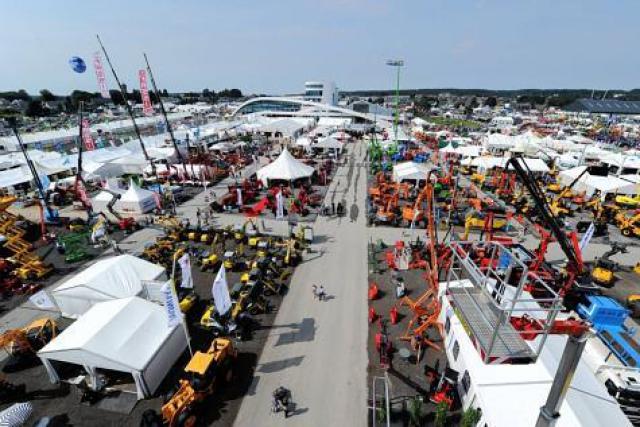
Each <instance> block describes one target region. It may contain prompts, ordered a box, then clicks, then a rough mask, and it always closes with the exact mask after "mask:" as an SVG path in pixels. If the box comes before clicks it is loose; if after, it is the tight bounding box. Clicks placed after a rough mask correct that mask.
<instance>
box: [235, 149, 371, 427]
mask: <svg viewBox="0 0 640 427" xmlns="http://www.w3.org/2000/svg"><path fill="white" fill-rule="evenodd" d="M351 150H352V154H355V157H351V158H350V161H349V163H348V164H347V165H346V166H343V167H341V168H340V169H339V170H338V179H336V180H335V181H334V184H332V187H331V188H330V191H329V193H328V195H327V197H328V198H329V201H330V199H331V198H332V197H335V199H336V202H337V201H339V200H342V199H344V200H345V201H346V202H347V206H348V207H350V206H351V205H352V203H353V202H354V200H355V202H356V203H358V204H359V205H360V206H364V205H363V200H364V196H365V193H366V175H365V174H366V172H365V170H364V169H360V168H358V167H357V166H356V165H355V161H356V159H357V160H360V159H362V158H363V157H364V154H365V150H364V144H363V143H358V144H356V145H354V146H352V147H351ZM336 183H337V184H338V188H337V191H335V193H334V191H333V190H334V189H336V188H335V185H336ZM334 194H335V196H334ZM267 226H268V227H270V226H272V224H271V223H269V224H268V225H267ZM274 226H275V225H274ZM314 231H315V235H316V238H317V243H316V244H314V245H313V247H312V250H313V251H314V252H316V253H312V254H310V255H309V257H308V258H309V259H308V260H306V261H305V262H304V263H303V264H301V265H300V266H299V267H298V268H297V269H296V271H295V273H294V275H293V278H292V282H291V289H290V291H289V294H288V295H287V297H286V298H285V299H284V302H283V304H282V306H281V307H280V311H279V313H278V315H277V317H276V321H275V324H274V327H273V331H272V332H271V334H270V336H269V339H268V341H267V343H266V345H265V348H264V350H263V352H262V355H261V357H260V360H259V362H258V366H257V369H256V377H255V380H254V384H253V386H252V390H251V393H250V395H249V396H246V397H245V398H244V400H243V402H242V406H241V408H240V411H239V413H238V416H237V418H236V422H235V425H237V426H257V425H259V426H271V425H273V426H281V425H290V426H328V425H329V426H333V425H336V426H337V425H349V426H364V425H365V424H366V419H367V413H366V398H367V396H366V392H367V384H366V367H367V354H366V339H367V321H366V316H367V300H366V296H367V295H366V285H367V229H366V221H365V218H364V216H363V215H362V214H360V215H359V216H358V217H357V218H356V220H355V222H351V220H350V218H349V217H348V216H347V217H344V218H341V219H336V218H328V217H319V218H318V220H317V221H316V223H315V227H314ZM314 283H315V284H318V285H323V286H324V287H325V289H326V291H327V293H328V294H329V295H330V297H329V300H328V301H325V302H320V301H316V300H314V299H313V297H312V292H311V285H312V284H314ZM279 385H283V386H285V387H288V388H289V389H291V390H292V392H293V397H294V401H295V403H296V404H297V410H296V412H295V415H294V416H293V417H290V418H289V419H287V420H286V421H285V420H284V419H283V417H282V414H280V415H279V416H275V415H271V414H270V404H271V392H272V391H273V390H274V389H275V388H277V387H278V386H279Z"/></svg>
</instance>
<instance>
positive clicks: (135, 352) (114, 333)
mask: <svg viewBox="0 0 640 427" xmlns="http://www.w3.org/2000/svg"><path fill="white" fill-rule="evenodd" d="M176 327H179V326H175V327H174V328H171V329H169V328H168V327H167V316H166V313H165V310H164V308H163V307H162V306H160V305H157V304H154V303H152V302H149V301H146V300H144V299H142V298H138V297H129V298H123V299H117V300H112V301H105V302H101V303H98V304H96V305H94V306H93V307H91V308H90V309H89V311H87V312H86V313H85V314H84V315H82V316H81V317H80V318H79V319H78V320H77V321H75V322H74V323H73V324H71V326H69V327H68V328H67V329H65V330H64V331H63V332H62V333H61V334H60V335H58V336H57V337H56V338H55V339H53V340H52V341H51V342H50V343H49V344H47V345H46V346H44V347H43V348H42V349H41V350H40V351H39V352H38V356H40V357H44V358H46V359H53V360H60V361H64V362H69V363H76V364H80V365H85V364H86V365H90V366H97V367H102V368H106V369H114V370H119V371H125V372H127V371H142V370H144V369H145V368H146V366H147V364H148V363H149V362H150V361H151V359H152V358H153V357H154V355H155V354H156V353H157V352H158V349H159V348H160V347H162V345H163V343H164V342H165V340H166V339H167V338H168V336H169V335H171V333H172V332H173V329H175V328H176Z"/></svg>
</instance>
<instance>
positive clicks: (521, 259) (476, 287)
mask: <svg viewBox="0 0 640 427" xmlns="http://www.w3.org/2000/svg"><path fill="white" fill-rule="evenodd" d="M449 247H450V249H451V251H452V253H453V255H452V256H453V260H452V263H451V267H450V268H449V271H448V274H447V289H451V287H450V284H451V282H452V281H462V280H465V279H466V280H468V283H470V284H471V286H459V287H455V293H450V294H451V296H452V298H453V300H454V303H455V300H456V295H455V294H457V295H458V297H457V298H458V299H460V296H466V297H468V299H469V300H472V301H474V303H475V304H476V305H477V306H478V309H479V311H478V312H479V313H481V315H482V316H484V318H485V319H486V311H485V312H484V313H482V310H480V307H479V305H480V300H482V301H485V302H488V308H489V309H490V310H491V312H492V313H493V314H494V315H495V316H496V317H497V320H496V321H493V320H492V321H491V322H489V321H488V320H487V323H491V324H494V323H495V325H494V326H495V328H494V330H493V333H492V335H491V337H490V340H489V342H488V345H486V348H483V351H484V359H485V362H489V361H490V360H491V359H492V358H496V357H498V356H497V355H496V354H494V349H495V347H496V342H497V340H499V339H500V340H503V341H504V340H505V337H501V336H500V334H501V333H505V334H508V335H509V338H510V339H516V338H520V337H519V335H520V334H519V332H516V333H512V332H511V333H510V331H513V332H515V330H514V329H513V330H512V326H511V319H512V317H522V316H523V315H526V316H528V317H529V318H531V319H532V320H534V321H533V322H531V323H530V324H529V327H528V328H527V330H526V333H527V334H529V335H530V336H533V337H535V339H532V340H531V341H530V342H531V345H530V346H529V347H531V350H532V353H533V356H532V357H533V358H534V359H535V358H537V357H538V356H539V355H540V352H541V351H542V348H543V347H544V344H545V342H546V339H547V336H548V334H549V331H550V329H551V327H552V325H553V322H554V320H555V318H556V316H557V314H558V312H559V311H561V310H562V309H563V308H564V307H563V305H562V299H561V297H560V296H559V295H558V293H557V292H556V291H555V290H554V289H552V288H551V286H549V284H548V283H546V282H545V281H543V280H542V279H541V278H540V277H538V276H537V275H536V274H535V273H534V272H530V271H529V269H528V266H527V264H526V261H528V259H527V258H528V257H529V255H528V254H527V253H526V252H525V251H523V250H520V249H519V248H518V247H514V248H513V250H511V249H509V248H507V247H505V246H504V245H502V244H500V243H498V242H492V241H490V242H450V243H449ZM525 287H527V289H536V291H537V293H538V294H540V295H536V297H533V296H531V294H530V293H529V292H527V291H526V290H525ZM464 314H465V313H462V315H463V316H464ZM536 325H537V326H538V327H537V326H536ZM469 326H470V328H471V329H472V330H473V329H474V328H473V325H469Z"/></svg>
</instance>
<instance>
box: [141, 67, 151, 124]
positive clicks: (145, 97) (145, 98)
mask: <svg viewBox="0 0 640 427" xmlns="http://www.w3.org/2000/svg"><path fill="white" fill-rule="evenodd" d="M138 77H140V96H141V97H142V112H143V113H144V115H145V116H151V115H153V105H151V98H150V97H149V88H148V87H147V72H146V71H145V70H140V71H138Z"/></svg>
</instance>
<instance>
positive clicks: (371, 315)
mask: <svg viewBox="0 0 640 427" xmlns="http://www.w3.org/2000/svg"><path fill="white" fill-rule="evenodd" d="M377 318H378V313H376V310H375V309H374V308H373V307H369V323H373V322H375V321H376V319H377Z"/></svg>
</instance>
